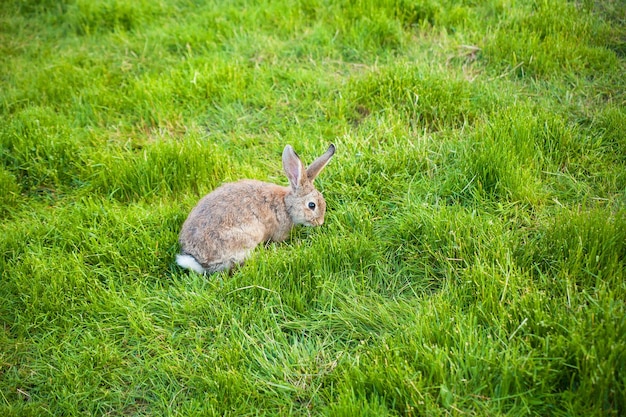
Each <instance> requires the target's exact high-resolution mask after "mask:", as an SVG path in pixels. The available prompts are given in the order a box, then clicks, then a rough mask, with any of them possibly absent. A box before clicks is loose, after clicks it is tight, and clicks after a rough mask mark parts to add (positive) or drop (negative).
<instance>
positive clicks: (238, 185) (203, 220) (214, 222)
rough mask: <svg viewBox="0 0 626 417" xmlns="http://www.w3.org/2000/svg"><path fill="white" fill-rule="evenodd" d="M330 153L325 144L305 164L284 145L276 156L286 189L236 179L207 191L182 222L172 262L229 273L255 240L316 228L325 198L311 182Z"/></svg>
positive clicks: (332, 150) (197, 269)
mask: <svg viewBox="0 0 626 417" xmlns="http://www.w3.org/2000/svg"><path fill="white" fill-rule="evenodd" d="M334 154H335V145H333V144H331V145H330V146H329V148H328V150H327V151H326V152H325V153H324V154H323V155H322V156H320V157H319V158H317V159H316V160H315V161H314V162H313V163H312V164H311V165H309V167H308V168H305V167H304V164H303V163H302V161H301V160H300V158H299V157H298V155H297V154H296V152H295V151H294V150H293V148H292V147H291V146H290V145H287V146H285V149H284V150H283V155H282V160H283V169H284V171H285V174H286V175H287V178H288V180H289V186H288V187H283V186H280V185H276V184H271V183H267V182H261V181H256V180H241V181H238V182H234V183H227V184H224V185H222V186H220V187H218V188H216V189H215V190H213V191H212V192H211V193H209V194H207V195H206V196H205V197H203V198H202V199H201V200H200V202H199V203H198V205H197V206H196V207H194V209H193V210H192V211H191V213H189V216H188V217H187V220H185V222H184V223H183V227H182V229H181V232H180V236H179V239H178V241H179V243H180V247H181V253H180V254H179V255H177V256H176V263H177V264H178V265H180V266H181V267H183V268H187V269H190V270H192V271H195V272H197V273H199V274H207V273H208V274H212V273H215V272H219V271H224V270H228V271H231V272H232V268H233V267H235V266H240V265H243V263H244V260H245V259H246V258H247V257H248V255H250V253H251V252H252V251H253V250H254V248H255V247H256V246H257V245H258V244H259V243H261V242H266V241H274V242H280V241H283V240H285V239H287V238H288V237H289V233H290V231H291V229H292V228H293V227H294V225H305V226H321V225H322V224H323V223H324V214H325V212H326V202H325V201H324V197H323V196H322V194H321V193H320V192H319V191H318V190H316V189H315V187H314V185H313V180H314V179H315V177H316V176H317V174H319V173H320V171H321V170H322V169H323V168H324V167H325V166H326V165H327V164H328V162H329V161H330V159H331V158H332V156H333V155H334Z"/></svg>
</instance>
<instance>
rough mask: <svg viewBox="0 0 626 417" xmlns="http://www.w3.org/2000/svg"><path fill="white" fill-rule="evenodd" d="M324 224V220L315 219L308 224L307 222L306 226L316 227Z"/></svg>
mask: <svg viewBox="0 0 626 417" xmlns="http://www.w3.org/2000/svg"><path fill="white" fill-rule="evenodd" d="M323 224H324V218H321V217H318V218H317V219H312V220H311V221H310V222H307V224H306V225H307V226H311V227H317V226H321V225H323Z"/></svg>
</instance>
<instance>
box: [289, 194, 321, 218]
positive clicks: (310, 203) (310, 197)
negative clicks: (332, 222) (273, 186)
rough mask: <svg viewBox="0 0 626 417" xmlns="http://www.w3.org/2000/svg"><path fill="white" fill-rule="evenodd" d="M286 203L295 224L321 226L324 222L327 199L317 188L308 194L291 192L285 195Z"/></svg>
mask: <svg viewBox="0 0 626 417" xmlns="http://www.w3.org/2000/svg"><path fill="white" fill-rule="evenodd" d="M285 204H286V205H287V211H288V212H289V216H290V217H291V221H293V222H294V224H301V225H304V226H321V225H322V224H323V223H324V214H325V213H326V201H324V197H322V194H321V193H320V192H319V191H317V190H313V191H311V192H310V193H308V194H306V195H299V196H296V195H293V194H289V195H287V196H286V197H285Z"/></svg>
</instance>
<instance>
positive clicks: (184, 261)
mask: <svg viewBox="0 0 626 417" xmlns="http://www.w3.org/2000/svg"><path fill="white" fill-rule="evenodd" d="M176 263H177V264H178V265H180V266H182V267H183V268H187V269H191V270H192V271H194V272H197V273H198V274H204V273H205V272H206V269H204V268H203V267H202V265H200V264H199V263H198V261H196V260H195V258H194V257H193V256H191V255H176Z"/></svg>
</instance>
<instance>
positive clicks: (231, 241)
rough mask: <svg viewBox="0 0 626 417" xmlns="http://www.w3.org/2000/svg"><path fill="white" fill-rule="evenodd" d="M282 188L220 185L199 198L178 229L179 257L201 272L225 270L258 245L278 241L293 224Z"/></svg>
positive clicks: (242, 183)
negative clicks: (195, 263) (191, 261)
mask: <svg viewBox="0 0 626 417" xmlns="http://www.w3.org/2000/svg"><path fill="white" fill-rule="evenodd" d="M287 193H288V188H286V187H281V186H279V185H276V184H270V183H265V182H261V181H255V180H243V181H239V182H235V183H229V184H224V185H222V186H221V187H219V188H217V189H215V190H214V191H213V192H211V193H210V194H208V195H206V196H205V197H203V198H202V199H201V200H200V202H199V203H198V204H197V205H196V207H195V208H194V209H193V210H192V211H191V213H190V214H189V217H188V218H187V220H185V223H184V224H183V227H182V230H181V233H180V237H179V242H180V245H181V250H182V253H184V254H188V255H191V256H193V257H194V258H195V259H196V260H197V261H198V262H199V263H200V264H201V265H202V266H203V267H204V268H205V269H207V270H220V269H228V268H230V266H231V265H234V264H237V263H240V262H241V261H242V260H243V259H244V258H246V257H247V255H248V254H249V252H250V251H252V250H253V249H254V248H255V247H256V246H257V245H258V244H259V243H261V242H264V241H267V240H275V241H281V240H284V239H286V238H287V237H288V236H289V231H290V230H291V228H292V226H293V224H292V222H291V219H290V218H289V215H288V214H287V211H286V208H285V202H284V197H285V195H286V194H287Z"/></svg>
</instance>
